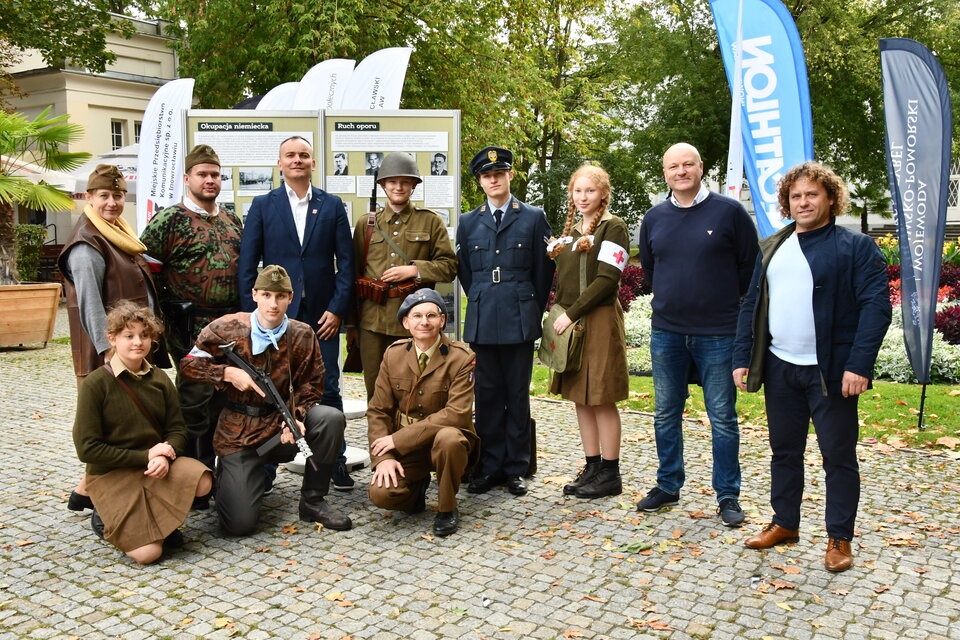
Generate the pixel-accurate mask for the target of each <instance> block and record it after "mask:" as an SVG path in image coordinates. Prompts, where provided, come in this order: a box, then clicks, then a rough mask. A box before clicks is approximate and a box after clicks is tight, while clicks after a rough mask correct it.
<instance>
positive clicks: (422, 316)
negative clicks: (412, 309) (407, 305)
mask: <svg viewBox="0 0 960 640" xmlns="http://www.w3.org/2000/svg"><path fill="white" fill-rule="evenodd" d="M440 315H441V314H439V313H411V314H410V319H411V320H413V321H414V322H420V321H422V320H427V321H429V322H434V321H436V320H437V319H439V318H440Z"/></svg>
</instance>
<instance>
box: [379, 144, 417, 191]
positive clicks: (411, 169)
mask: <svg viewBox="0 0 960 640" xmlns="http://www.w3.org/2000/svg"><path fill="white" fill-rule="evenodd" d="M387 178H413V179H414V180H416V181H417V184H420V183H421V182H423V179H422V178H421V177H420V170H419V169H417V161H416V160H414V159H413V158H411V157H410V155H409V154H407V153H404V152H402V151H394V152H393V153H391V154H389V155H387V157H386V158H384V159H383V162H381V163H380V171H378V172H377V182H383V181H384V180H386V179H387Z"/></svg>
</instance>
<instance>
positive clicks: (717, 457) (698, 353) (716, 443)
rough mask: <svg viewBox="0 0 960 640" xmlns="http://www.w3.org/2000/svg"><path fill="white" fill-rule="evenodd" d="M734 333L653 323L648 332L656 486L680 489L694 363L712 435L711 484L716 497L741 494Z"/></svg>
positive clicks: (669, 491) (671, 489)
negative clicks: (689, 332)
mask: <svg viewBox="0 0 960 640" xmlns="http://www.w3.org/2000/svg"><path fill="white" fill-rule="evenodd" d="M733 340H734V337H733V336H694V335H686V334H682V333H674V332H672V331H664V330H662V329H657V328H654V329H653V330H652V331H651V334H650V356H651V360H652V362H653V392H654V400H655V404H654V418H653V430H654V434H655V436H656V441H657V457H658V458H659V459H660V466H659V468H658V469H657V486H658V487H659V488H660V490H661V491H665V492H666V493H672V494H676V493H679V492H680V487H682V486H683V482H684V479H685V476H684V471H683V407H684V404H685V403H686V400H687V397H688V396H689V395H690V394H689V391H688V386H689V384H690V373H691V367H692V366H695V367H696V373H697V374H698V378H699V381H700V385H701V386H702V387H703V400H704V404H705V405H706V408H707V416H708V417H709V418H710V427H711V437H712V440H713V490H714V491H716V493H717V500H718V501H719V500H723V499H724V498H735V499H736V498H739V497H740V425H739V424H738V422H737V389H736V387H735V386H734V384H733V376H732V372H733Z"/></svg>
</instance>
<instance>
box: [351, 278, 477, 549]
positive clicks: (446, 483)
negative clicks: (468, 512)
mask: <svg viewBox="0 0 960 640" xmlns="http://www.w3.org/2000/svg"><path fill="white" fill-rule="evenodd" d="M397 320H398V321H399V322H400V323H401V324H402V325H403V328H404V329H406V330H407V331H409V332H410V335H411V336H412V338H409V339H405V340H398V341H397V342H394V343H393V344H392V345H390V346H389V347H388V348H387V350H386V352H385V353H384V355H383V362H382V363H381V365H380V374H379V375H378V376H377V383H376V387H375V389H374V393H373V397H372V398H371V399H370V402H369V403H368V405H367V425H368V437H369V440H370V455H371V458H372V460H371V462H372V464H373V468H374V472H373V479H372V480H371V482H370V490H369V494H370V500H371V501H372V502H373V503H374V504H375V505H377V506H378V507H381V508H383V509H399V510H403V511H406V512H407V513H410V514H414V513H420V512H422V511H424V510H425V509H426V493H427V487H428V486H429V485H430V471H431V470H434V471H436V472H437V485H438V487H439V490H438V493H439V496H438V501H439V504H438V506H437V515H436V517H435V518H434V521H433V531H434V533H435V534H437V535H438V536H448V535H450V534H451V533H453V532H455V531H456V530H457V528H458V527H459V525H460V512H459V511H458V510H457V490H458V489H459V488H460V479H461V478H462V477H463V475H464V472H465V471H466V469H467V468H468V466H470V464H471V463H472V462H473V460H474V458H475V457H476V455H477V454H478V453H479V445H480V440H479V438H477V434H476V431H475V430H474V428H473V420H472V406H473V369H474V353H473V351H471V350H470V348H469V347H467V345H466V344H464V343H462V342H452V341H450V340H449V339H448V338H447V337H446V336H445V335H443V334H442V333H441V330H442V329H443V327H444V326H445V325H446V323H447V315H446V309H445V307H444V304H443V298H441V297H440V294H438V293H437V292H436V291H433V290H432V289H420V290H419V291H416V292H414V293H412V294H410V295H409V296H407V297H406V299H405V300H404V301H403V304H402V305H400V310H399V311H398V312H397Z"/></svg>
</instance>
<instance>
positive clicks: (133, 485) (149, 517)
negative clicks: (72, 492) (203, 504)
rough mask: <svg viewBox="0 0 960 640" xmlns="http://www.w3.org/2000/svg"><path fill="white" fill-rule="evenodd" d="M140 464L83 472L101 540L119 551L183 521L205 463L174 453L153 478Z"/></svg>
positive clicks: (137, 545)
mask: <svg viewBox="0 0 960 640" xmlns="http://www.w3.org/2000/svg"><path fill="white" fill-rule="evenodd" d="M144 470H145V467H140V468H136V469H116V470H115V471H111V472H110V473H105V474H103V475H99V476H88V477H87V489H88V490H89V492H90V498H91V500H93V506H94V507H95V508H96V510H97V513H98V514H100V518H101V519H102V520H103V537H104V539H105V540H106V541H107V542H109V543H110V544H112V545H113V546H115V547H117V548H118V549H120V550H121V551H123V552H125V553H126V552H128V551H133V550H134V549H138V548H140V547H142V546H144V545H147V544H150V543H152V542H160V541H162V540H163V539H164V538H166V537H167V536H168V535H170V534H171V533H173V531H174V529H177V528H178V527H179V526H180V525H182V524H183V521H184V520H186V518H187V513H188V512H189V511H190V507H191V506H192V505H193V499H194V497H195V496H196V493H197V484H199V482H200V477H201V476H202V475H203V473H204V472H205V471H209V469H207V467H206V465H204V464H203V463H201V462H199V461H197V460H194V459H193V458H186V457H179V458H177V459H176V460H174V461H173V462H172V463H170V471H169V472H168V473H167V475H166V476H165V477H163V478H160V479H157V478H153V477H151V476H145V475H143V472H144Z"/></svg>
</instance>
